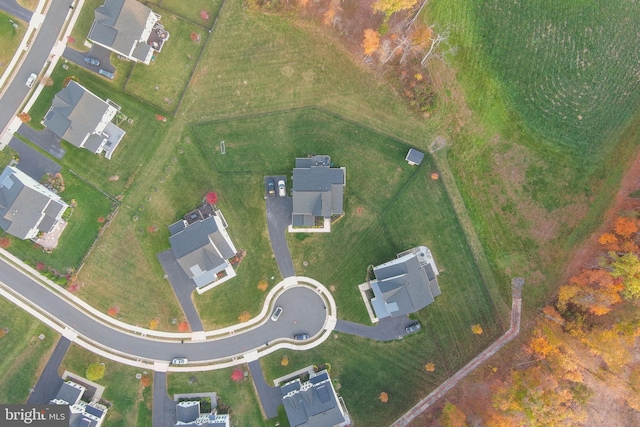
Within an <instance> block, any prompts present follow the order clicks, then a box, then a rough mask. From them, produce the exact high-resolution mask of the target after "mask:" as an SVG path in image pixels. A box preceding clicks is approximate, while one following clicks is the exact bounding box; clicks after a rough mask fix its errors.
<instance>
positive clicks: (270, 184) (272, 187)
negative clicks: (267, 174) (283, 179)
mask: <svg viewBox="0 0 640 427" xmlns="http://www.w3.org/2000/svg"><path fill="white" fill-rule="evenodd" d="M267 193H268V194H269V196H271V197H274V196H275V195H276V183H275V181H274V180H273V178H269V179H268V180H267Z"/></svg>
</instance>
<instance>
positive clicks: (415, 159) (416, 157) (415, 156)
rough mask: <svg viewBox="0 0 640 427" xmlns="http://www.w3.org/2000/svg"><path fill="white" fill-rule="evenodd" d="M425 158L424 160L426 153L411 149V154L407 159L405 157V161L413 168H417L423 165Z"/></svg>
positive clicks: (408, 154) (409, 153)
mask: <svg viewBox="0 0 640 427" xmlns="http://www.w3.org/2000/svg"><path fill="white" fill-rule="evenodd" d="M423 158H424V153H423V152H422V151H418V150H416V149H414V148H410V149H409V152H408V153H407V157H405V160H406V161H407V162H408V163H409V164H410V165H411V166H417V165H419V164H420V163H422V159H423Z"/></svg>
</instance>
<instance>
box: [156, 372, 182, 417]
mask: <svg viewBox="0 0 640 427" xmlns="http://www.w3.org/2000/svg"><path fill="white" fill-rule="evenodd" d="M152 411H153V415H152V421H151V423H152V426H153V427H173V426H174V425H175V424H176V422H177V421H178V418H177V416H176V402H174V401H173V400H171V399H170V398H169V396H168V395H167V373H166V372H158V371H155V372H154V373H153V409H152Z"/></svg>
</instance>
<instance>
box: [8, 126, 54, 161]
mask: <svg viewBox="0 0 640 427" xmlns="http://www.w3.org/2000/svg"><path fill="white" fill-rule="evenodd" d="M17 133H18V134H20V135H22V136H24V137H25V138H27V139H28V140H29V141H31V142H33V143H34V144H36V145H37V146H38V147H40V148H42V149H43V150H44V151H46V152H47V153H49V154H51V155H52V156H53V157H55V158H56V159H62V157H63V156H64V153H65V151H64V150H63V149H62V144H61V142H60V137H58V135H56V134H55V133H53V132H52V131H51V130H49V129H44V130H35V129H34V128H32V127H31V126H29V125H27V124H25V123H22V124H21V125H20V127H19V128H18V132H17Z"/></svg>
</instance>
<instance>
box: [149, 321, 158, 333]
mask: <svg viewBox="0 0 640 427" xmlns="http://www.w3.org/2000/svg"><path fill="white" fill-rule="evenodd" d="M157 327H158V319H151V322H149V329H152V330H153V329H155V328H157Z"/></svg>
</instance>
